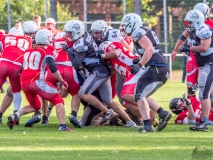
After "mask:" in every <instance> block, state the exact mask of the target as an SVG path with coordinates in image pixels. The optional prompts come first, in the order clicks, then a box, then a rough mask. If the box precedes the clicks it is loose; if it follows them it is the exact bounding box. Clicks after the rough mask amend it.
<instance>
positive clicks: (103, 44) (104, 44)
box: [99, 41, 112, 52]
mask: <svg viewBox="0 0 213 160" xmlns="http://www.w3.org/2000/svg"><path fill="white" fill-rule="evenodd" d="M110 44H112V42H111V41H104V42H102V43H101V44H100V46H99V50H103V51H105V52H107V48H108V47H109V45H110Z"/></svg>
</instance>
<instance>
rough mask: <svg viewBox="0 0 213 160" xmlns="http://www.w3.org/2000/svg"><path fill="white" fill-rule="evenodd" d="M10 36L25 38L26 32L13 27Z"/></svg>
mask: <svg viewBox="0 0 213 160" xmlns="http://www.w3.org/2000/svg"><path fill="white" fill-rule="evenodd" d="M8 34H11V35H14V36H24V32H23V31H22V29H20V28H18V27H12V28H11V29H10V30H9V32H8Z"/></svg>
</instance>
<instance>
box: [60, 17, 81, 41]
mask: <svg viewBox="0 0 213 160" xmlns="http://www.w3.org/2000/svg"><path fill="white" fill-rule="evenodd" d="M64 32H65V33H66V37H67V38H68V39H69V40H70V41H76V40H77V39H79V38H80V37H81V36H83V35H84V23H83V22H81V21H80V20H71V21H68V22H67V23H66V24H65V25H64Z"/></svg>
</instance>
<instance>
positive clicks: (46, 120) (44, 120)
mask: <svg viewBox="0 0 213 160" xmlns="http://www.w3.org/2000/svg"><path fill="white" fill-rule="evenodd" d="M41 124H48V117H47V116H42V121H41Z"/></svg>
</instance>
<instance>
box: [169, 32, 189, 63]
mask: <svg viewBox="0 0 213 160" xmlns="http://www.w3.org/2000/svg"><path fill="white" fill-rule="evenodd" d="M188 37H189V34H188V32H187V31H186V30H185V31H183V33H182V34H181V35H180V37H179V38H178V40H177V42H176V44H175V47H174V50H173V52H172V55H171V58H172V61H175V57H176V54H177V52H178V50H179V49H180V47H181V46H182V45H184V43H185V41H186V39H187V38H188Z"/></svg>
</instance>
